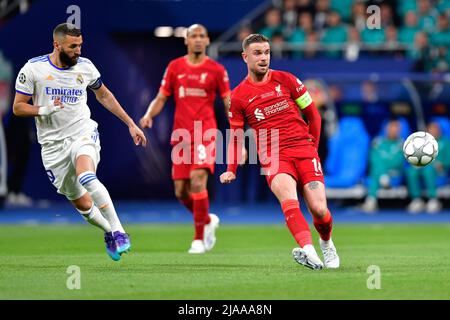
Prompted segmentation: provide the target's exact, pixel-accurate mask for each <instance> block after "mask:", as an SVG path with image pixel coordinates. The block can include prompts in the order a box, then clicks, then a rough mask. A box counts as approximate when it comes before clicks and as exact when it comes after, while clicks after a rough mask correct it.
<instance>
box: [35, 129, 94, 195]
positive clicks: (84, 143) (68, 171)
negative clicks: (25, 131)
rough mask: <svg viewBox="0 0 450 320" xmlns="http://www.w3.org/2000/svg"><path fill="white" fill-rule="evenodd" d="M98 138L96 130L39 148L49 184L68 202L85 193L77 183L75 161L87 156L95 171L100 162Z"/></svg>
mask: <svg viewBox="0 0 450 320" xmlns="http://www.w3.org/2000/svg"><path fill="white" fill-rule="evenodd" d="M100 149H101V147H100V138H99V134H98V131H97V129H94V130H92V131H90V132H87V133H86V134H82V135H81V136H79V137H76V138H67V139H65V140H63V141H61V142H57V143H52V144H46V145H43V146H42V148H41V155H42V163H43V164H44V167H45V170H46V172H47V176H48V178H49V179H50V182H51V183H52V184H53V185H54V186H55V187H56V189H57V191H58V193H60V194H63V195H65V196H66V197H67V199H69V200H76V199H79V198H81V197H82V196H83V195H84V194H85V193H86V192H87V191H86V189H85V188H83V186H82V185H81V184H80V183H79V182H78V179H77V175H76V171H75V161H76V159H77V158H78V157H79V156H80V155H87V156H89V157H90V158H91V159H92V160H93V162H94V166H95V169H97V165H98V163H99V162H100Z"/></svg>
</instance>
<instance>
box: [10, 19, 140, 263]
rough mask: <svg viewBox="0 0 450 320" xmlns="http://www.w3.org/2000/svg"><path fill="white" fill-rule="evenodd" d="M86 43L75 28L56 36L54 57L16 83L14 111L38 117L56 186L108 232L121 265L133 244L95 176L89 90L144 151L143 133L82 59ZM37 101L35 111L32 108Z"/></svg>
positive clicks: (65, 27) (60, 29)
mask: <svg viewBox="0 0 450 320" xmlns="http://www.w3.org/2000/svg"><path fill="white" fill-rule="evenodd" d="M82 42H83V39H82V35H81V31H80V30H79V29H77V28H75V26H73V25H70V24H67V23H63V24H60V25H58V26H57V27H56V28H55V30H54V31H53V47H54V49H53V52H52V53H51V54H48V55H44V56H40V57H37V58H33V59H31V60H29V61H28V62H27V63H26V64H25V66H24V67H23V68H22V69H21V70H20V72H19V75H18V76H17V80H16V95H15V99H14V106H13V111H14V114H15V115H16V116H20V117H35V120H36V127H37V135H38V141H39V143H40V145H41V154H42V161H43V164H44V167H45V170H46V172H47V175H48V177H49V179H50V181H51V182H52V184H53V185H54V186H55V187H56V188H57V190H58V193H61V194H63V195H65V196H66V197H67V199H69V200H70V201H71V202H72V204H73V205H74V206H75V208H76V209H77V210H78V211H79V212H80V214H81V215H82V216H83V217H84V218H85V219H86V220H87V221H88V222H89V223H91V224H93V225H95V226H97V227H99V228H101V229H103V231H104V232H105V243H106V251H107V253H108V255H109V256H110V257H111V259H113V260H115V261H117V260H120V258H121V255H122V253H124V252H127V251H128V250H130V247H131V242H130V238H129V236H128V234H127V233H126V232H125V230H124V229H123V226H122V225H121V223H120V220H119V218H118V216H117V213H116V211H115V209H114V205H113V202H112V200H111V197H110V196H109V193H108V190H107V189H106V188H105V186H104V185H103V184H102V183H101V182H100V181H99V180H98V178H97V176H96V174H95V172H96V169H97V165H98V163H99V161H100V140H99V134H98V131H97V123H96V122H95V121H93V120H92V119H91V118H90V116H91V112H90V110H89V107H88V105H87V88H89V89H91V90H92V91H94V93H95V96H96V98H97V100H98V101H99V102H100V103H101V104H102V105H103V106H104V107H105V108H106V109H108V110H109V111H110V112H112V113H113V114H114V115H116V116H117V117H118V118H120V119H121V120H122V121H123V122H125V123H126V124H127V126H128V128H129V132H130V135H131V137H132V138H133V141H134V143H135V144H136V145H137V146H138V145H142V146H145V145H146V143H147V140H146V138H145V135H144V134H143V132H142V131H141V130H140V129H139V128H138V127H137V126H136V124H135V123H134V121H133V120H132V119H131V118H130V117H129V116H128V114H127V113H126V112H125V111H124V110H123V108H122V107H121V105H120V104H119V102H118V101H117V100H116V98H115V97H114V95H113V94H112V93H111V92H110V91H109V90H108V89H107V88H106V86H105V85H104V84H103V83H102V80H101V78H100V73H99V72H98V70H97V68H96V67H95V66H94V64H93V63H92V62H91V61H90V60H88V59H86V58H81V57H80V55H81V45H82ZM31 98H33V105H32V104H29V101H30V99H31Z"/></svg>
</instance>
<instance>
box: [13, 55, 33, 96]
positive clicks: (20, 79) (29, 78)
mask: <svg viewBox="0 0 450 320" xmlns="http://www.w3.org/2000/svg"><path fill="white" fill-rule="evenodd" d="M16 91H17V92H19V93H21V94H25V95H27V96H32V95H33V94H34V75H33V72H32V70H31V66H30V63H27V64H25V65H24V66H23V68H22V69H20V71H19V74H18V75H17V79H16Z"/></svg>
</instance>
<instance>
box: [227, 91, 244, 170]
mask: <svg viewBox="0 0 450 320" xmlns="http://www.w3.org/2000/svg"><path fill="white" fill-rule="evenodd" d="M222 100H223V105H224V106H225V114H228V113H229V112H230V105H231V93H228V94H227V95H226V96H224V97H223V99H222ZM241 152H242V155H241V160H240V161H239V165H244V164H245V162H246V161H247V158H248V152H247V149H246V148H245V144H242V150H241Z"/></svg>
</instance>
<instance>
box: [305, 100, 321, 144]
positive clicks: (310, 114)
mask: <svg viewBox="0 0 450 320" xmlns="http://www.w3.org/2000/svg"><path fill="white" fill-rule="evenodd" d="M302 112H303V114H304V115H305V116H306V119H308V127H309V133H310V134H311V135H312V136H313V137H314V140H315V141H314V144H315V145H316V148H318V147H319V140H320V128H321V126H322V118H321V117H320V113H319V111H318V110H317V108H316V105H315V104H314V102H311V104H310V105H309V106H307V107H306V108H304V109H302Z"/></svg>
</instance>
